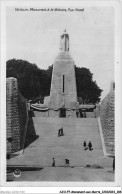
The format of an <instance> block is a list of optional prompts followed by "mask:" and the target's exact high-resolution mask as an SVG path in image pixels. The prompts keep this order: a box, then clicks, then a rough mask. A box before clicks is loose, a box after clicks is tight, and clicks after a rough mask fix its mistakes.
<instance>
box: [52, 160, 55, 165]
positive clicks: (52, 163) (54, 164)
mask: <svg viewBox="0 0 122 194" xmlns="http://www.w3.org/2000/svg"><path fill="white" fill-rule="evenodd" d="M52 167H55V158H53V163H52Z"/></svg>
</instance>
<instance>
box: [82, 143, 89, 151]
mask: <svg viewBox="0 0 122 194" xmlns="http://www.w3.org/2000/svg"><path fill="white" fill-rule="evenodd" d="M83 147H84V150H87V149H88V148H87V145H86V141H84V142H83Z"/></svg>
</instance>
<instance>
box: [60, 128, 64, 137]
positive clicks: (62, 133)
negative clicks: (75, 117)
mask: <svg viewBox="0 0 122 194" xmlns="http://www.w3.org/2000/svg"><path fill="white" fill-rule="evenodd" d="M63 135H64V132H63V127H62V128H61V136H63Z"/></svg>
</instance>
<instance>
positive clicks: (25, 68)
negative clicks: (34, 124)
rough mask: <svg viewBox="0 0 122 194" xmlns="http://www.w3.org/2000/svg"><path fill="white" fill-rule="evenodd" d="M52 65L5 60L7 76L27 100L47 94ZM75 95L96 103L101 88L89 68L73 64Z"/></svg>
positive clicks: (98, 99) (86, 101) (84, 100)
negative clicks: (44, 65)
mask: <svg viewBox="0 0 122 194" xmlns="http://www.w3.org/2000/svg"><path fill="white" fill-rule="evenodd" d="M52 70H53V66H50V67H49V68H48V69H47V70H43V69H39V68H38V67H37V66H36V65H35V64H31V63H29V62H28V61H23V60H17V59H12V60H9V61H7V72H6V75H7V77H15V78H17V80H18V87H19V90H20V92H21V93H22V95H23V96H24V97H25V98H26V99H28V100H30V99H31V100H34V99H39V98H40V97H41V98H43V97H44V96H49V94H50V86H51V77H52ZM75 72H76V84H77V95H78V96H79V97H81V98H82V102H85V103H93V104H95V103H97V102H99V101H100V95H101V92H102V90H101V89H100V88H99V87H98V86H97V84H96V82H95V81H93V80H92V76H93V75H92V73H91V72H90V71H89V69H86V68H79V67H76V66H75Z"/></svg>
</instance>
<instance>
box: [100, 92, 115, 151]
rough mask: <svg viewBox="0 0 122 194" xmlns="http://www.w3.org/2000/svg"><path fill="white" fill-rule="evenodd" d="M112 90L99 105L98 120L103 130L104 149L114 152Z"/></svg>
mask: <svg viewBox="0 0 122 194" xmlns="http://www.w3.org/2000/svg"><path fill="white" fill-rule="evenodd" d="M114 95H115V94H114V91H110V93H109V94H108V95H107V96H106V97H105V98H104V99H103V100H102V102H101V105H100V120H101V125H102V130H103V136H104V141H105V147H106V151H107V153H109V154H114V149H115V148H114V142H115V134H114V133H115V128H114V127H115V126H114V112H115V111H114V98H115V96H114Z"/></svg>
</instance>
